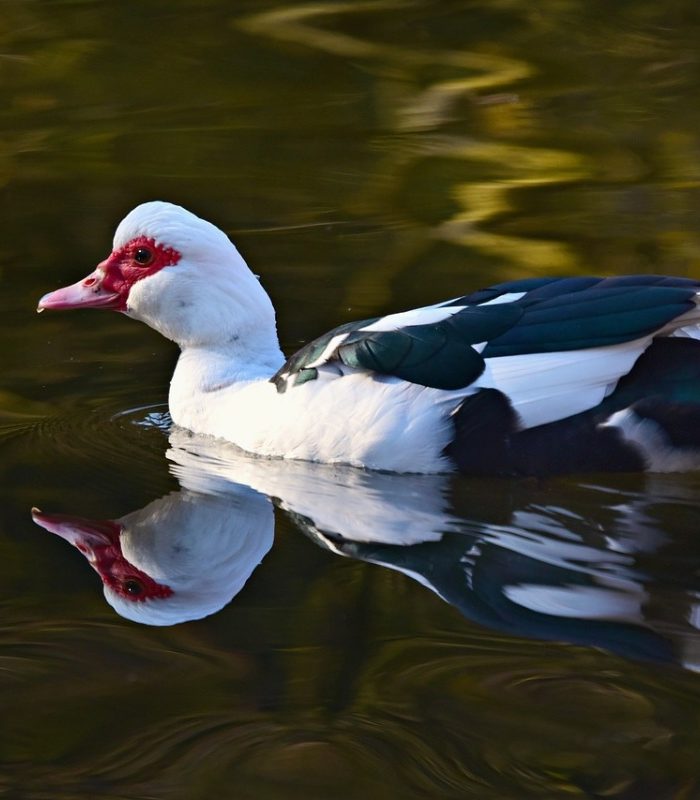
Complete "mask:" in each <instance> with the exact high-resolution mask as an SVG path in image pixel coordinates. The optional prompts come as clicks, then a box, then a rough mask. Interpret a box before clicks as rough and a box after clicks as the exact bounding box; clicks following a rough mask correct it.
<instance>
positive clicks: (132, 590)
mask: <svg viewBox="0 0 700 800" xmlns="http://www.w3.org/2000/svg"><path fill="white" fill-rule="evenodd" d="M122 588H123V589H124V591H125V592H126V593H127V594H130V595H132V596H137V595H139V594H143V584H142V583H141V582H140V581H137V580H136V579H135V578H129V579H128V580H126V581H124V583H123V584H122Z"/></svg>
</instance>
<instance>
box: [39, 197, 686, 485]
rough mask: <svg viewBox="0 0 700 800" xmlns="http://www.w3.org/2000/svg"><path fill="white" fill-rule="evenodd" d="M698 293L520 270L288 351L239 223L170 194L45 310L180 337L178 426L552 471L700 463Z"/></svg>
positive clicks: (445, 467) (306, 451)
mask: <svg viewBox="0 0 700 800" xmlns="http://www.w3.org/2000/svg"><path fill="white" fill-rule="evenodd" d="M699 297H700V281H694V280H690V279H686V278H672V277H666V276H648V275H643V276H624V277H618V278H579V277H576V278H535V279H529V280H521V281H512V282H508V283H502V284H498V285H496V286H493V287H489V288H487V289H484V290H480V291H478V292H475V293H473V294H470V295H465V296H462V297H458V298H454V299H451V300H448V301H445V302H443V303H437V304H434V305H430V306H425V307H423V308H419V309H414V310H411V311H406V312H401V313H397V314H390V315H388V316H384V317H378V318H374V319H368V320H362V321H359V322H355V323H348V324H346V325H342V326H340V327H338V328H336V329H334V330H332V331H330V332H328V333H327V334H325V335H324V336H321V337H319V338H318V339H316V340H314V341H312V342H311V343H309V344H308V345H306V346H305V347H303V348H302V349H301V350H300V351H298V352H297V353H296V354H294V355H293V356H292V357H291V358H289V359H288V360H286V361H285V359H284V356H283V354H282V352H281V350H280V347H279V344H278V339H277V333H276V326H275V315H274V309H273V307H272V303H271V301H270V299H269V297H268V295H267V293H266V292H265V291H264V289H263V288H262V286H261V285H260V283H259V281H258V280H257V278H256V277H255V276H254V275H253V273H252V272H251V271H250V270H249V269H248V267H247V265H246V264H245V262H244V261H243V259H242V257H241V256H240V255H239V253H238V251H237V250H236V248H235V247H234V245H233V244H232V243H231V242H230V241H229V239H228V238H227V237H226V236H225V235H224V234H223V232H222V231H220V230H219V229H218V228H216V227H215V226H213V225H211V224H210V223H208V222H205V221H204V220H201V219H199V218H198V217H196V216H195V215H193V214H191V213H190V212H188V211H185V210H184V209H182V208H180V207H178V206H173V205H171V204H169V203H161V202H152V203H145V204H143V205H141V206H138V207H137V208H136V209H134V210H133V211H132V212H130V214H128V215H127V217H125V219H124V220H123V221H122V222H121V224H120V225H119V227H118V228H117V232H116V234H115V239H114V246H113V251H112V253H111V254H110V256H109V257H108V258H107V259H106V260H105V261H103V262H102V263H101V264H99V265H98V267H97V269H96V270H95V271H94V272H93V273H91V274H90V275H88V276H87V277H86V278H85V279H83V281H80V282H78V283H77V284H74V285H73V286H69V287H66V288H65V289H59V290H57V291H55V292H51V293H49V294H48V295H46V296H45V297H43V298H42V300H41V301H40V304H39V308H40V310H43V309H45V308H46V309H66V308H80V307H102V308H112V309H115V310H119V311H121V312H123V313H125V314H127V315H128V316H132V317H134V318H136V319H140V320H142V321H144V322H146V323H147V324H149V325H151V327H153V328H155V329H156V330H158V331H160V332H161V333H162V334H163V335H165V336H166V337H168V338H170V339H172V340H174V341H175V342H177V344H178V345H179V346H180V348H181V355H180V358H179V360H178V364H177V367H176V369H175V373H174V375H173V379H172V382H171V386H170V394H169V405H170V413H171V416H172V419H173V422H174V423H175V424H176V425H179V426H182V427H184V428H188V429H190V430H193V431H195V432H197V433H203V434H209V435H212V436H216V437H219V438H223V439H226V440H229V441H231V442H234V443H235V444H237V445H238V446H240V447H241V448H243V449H244V450H247V451H249V452H251V453H256V454H258V455H262V456H268V457H280V458H291V459H303V460H309V461H321V462H327V463H343V464H350V465H353V466H357V467H365V468H370V469H376V470H386V471H391V472H416V473H433V472H447V471H451V470H455V469H457V470H460V471H462V472H466V473H472V474H503V475H526V474H536V475H542V474H549V473H555V472H580V471H592V470H594V471H599V470H600V471H636V470H642V469H651V470H662V471H668V470H678V469H689V468H695V467H697V466H700V309H698V302H699Z"/></svg>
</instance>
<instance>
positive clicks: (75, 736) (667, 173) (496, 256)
mask: <svg viewBox="0 0 700 800" xmlns="http://www.w3.org/2000/svg"><path fill="white" fill-rule="evenodd" d="M2 16H3V19H2V22H1V23H0V75H1V76H2V81H1V82H0V97H1V98H2V104H1V105H0V108H2V112H0V137H1V141H2V149H1V150H0V183H1V185H2V201H3V203H2V210H3V213H2V215H0V229H1V232H2V235H1V236H0V280H2V287H3V291H2V294H1V295H0V303H2V310H3V314H2V316H1V317H0V340H1V341H2V343H3V347H2V354H3V366H4V371H3V381H2V384H1V385H0V447H1V448H2V454H3V457H2V460H1V461H0V469H1V470H2V481H1V482H0V492H1V493H2V500H3V502H2V511H3V515H2V521H1V523H0V548H2V558H1V559H0V574H1V578H2V580H1V583H0V585H1V586H2V593H1V595H0V597H1V598H2V599H1V601H0V602H2V607H3V612H4V613H3V616H2V621H1V622H0V707H1V708H2V726H0V765H1V766H0V796H7V797H11V798H15V797H17V798H20V797H22V798H37V799H38V798H42V800H43V799H44V798H52V799H53V798H66V799H68V798H76V797H80V798H110V799H111V798H127V797H128V798H165V797H168V798H171V797H182V798H209V797H228V796H235V797H240V798H247V797H250V798H265V797H270V798H279V797H284V798H295V797H304V798H309V797H311V798H315V797H318V798H327V797H338V798H357V797H365V796H370V797H372V796H377V795H379V793H380V792H381V793H382V796H386V797H401V798H407V797H416V798H419V797H455V798H464V797H474V798H480V799H481V798H494V799H495V798H498V799H499V800H501V799H503V800H505V799H506V798H508V799H509V800H510V798H518V799H520V798H530V797H531V798H565V797H585V798H599V797H615V798H625V799H627V798H629V800H638V798H654V800H657V798H671V797H674V798H675V797H678V798H681V797H682V798H694V797H700V774H699V773H700V771H699V770H698V768H697V752H698V747H699V746H700V734H699V733H698V732H699V731H700V726H699V717H700V696H699V691H698V690H699V688H700V684H699V683H698V680H699V679H698V677H697V669H698V664H700V650H699V649H698V648H699V642H698V633H697V630H698V627H700V622H699V619H698V618H699V613H700V612H699V611H698V592H699V591H700V586H699V585H698V565H699V563H700V551H699V545H698V534H697V532H698V529H699V527H700V526H699V525H698V522H699V521H700V520H699V517H700V512H698V500H699V499H700V478H699V477H698V476H697V475H675V476H647V477H643V476H618V477H615V478H610V477H605V476H578V477H574V478H569V479H561V480H552V481H547V482H531V481H518V482H508V481H473V480H464V479H459V478H441V477H435V478H432V477H430V478H422V479H415V478H405V477H404V478H401V477H396V476H373V475H366V474H363V473H357V472H354V471H352V470H349V471H346V470H339V469H329V468H325V467H313V466H309V465H286V466H285V465H279V464H277V465H271V464H266V463H265V462H260V461H258V460H255V459H248V458H246V457H243V456H241V455H240V454H238V453H235V452H232V451H230V450H228V449H225V450H224V451H223V452H222V451H220V450H218V449H216V448H215V449H214V450H212V449H211V447H210V446H207V445H206V443H203V442H200V441H198V440H196V439H191V438H190V437H187V436H185V435H183V434H178V433H174V434H173V433H169V431H168V429H167V419H166V417H165V410H166V409H165V406H164V403H165V399H166V393H167V382H168V379H169V376H170V373H171V370H172V366H173V363H174V359H175V356H176V353H175V351H174V349H173V347H172V346H171V345H170V344H169V343H168V342H165V341H163V340H162V339H160V338H159V337H158V336H157V335H156V334H155V333H153V332H152V331H150V330H148V329H146V328H144V327H143V326H140V325H137V324H135V323H133V322H131V321H129V320H126V319H124V318H122V317H120V316H119V315H116V314H105V313H98V312H93V313H89V312H84V313H75V314H65V315H58V314H56V315H49V314H44V315H42V316H41V317H38V318H37V317H36V316H35V314H34V308H35V304H36V300H37V298H38V297H39V296H41V295H42V294H43V293H44V292H46V291H48V290H50V289H52V288H55V287H57V286H60V285H64V284H66V283H68V282H73V281H74V280H76V279H78V278H79V277H81V276H82V275H84V274H86V273H87V272H88V271H89V270H90V269H92V267H93V265H94V264H95V263H96V262H97V261H99V260H100V259H101V258H103V257H104V256H105V255H106V253H107V252H108V251H109V242H110V237H111V233H112V229H113V227H114V225H115V223H116V222H117V221H118V220H119V219H120V218H121V217H122V216H123V214H124V213H125V212H126V211H127V210H128V209H129V208H131V207H132V206H133V205H135V204H136V203H138V202H140V201H143V200H146V199H153V198H162V199H168V200H172V201H175V202H180V203H183V204H184V205H186V206H187V207H190V208H191V209H192V210H194V211H196V212H197V213H199V214H201V215H203V216H205V217H208V218H210V219H212V220H213V221H214V222H216V223H217V224H219V225H220V226H221V227H223V228H224V229H226V230H227V232H228V233H230V234H231V235H232V236H233V238H234V239H235V240H236V242H237V244H238V245H239V247H240V249H241V250H242V251H243V252H244V254H245V255H246V257H247V258H248V260H249V262H250V263H251V265H252V266H253V268H254V269H255V270H256V272H259V273H260V274H261V276H262V279H263V281H264V284H265V286H266V287H267V288H268V289H269V291H270V293H271V295H272V297H273V299H274V301H275V304H276V307H277V309H278V317H279V327H280V333H281V338H282V342H283V346H284V348H285V350H286V351H287V352H289V351H291V350H293V349H294V348H295V347H297V346H298V345H299V344H301V343H302V342H304V341H307V340H308V339H310V338H312V337H313V336H315V335H317V334H318V333H320V332H322V331H323V330H326V329H328V328H329V327H331V326H333V325H336V324H339V323H341V322H344V321H347V320H350V319H354V318H360V317H366V316H373V315H377V314H381V313H385V312H388V311H397V310H400V309H402V308H406V307H410V306H411V305H415V304H422V303H426V302H431V301H436V300H440V299H444V298H447V297H450V296H454V295H456V294H460V293H462V292H464V291H467V290H468V289H470V288H476V287H478V286H480V285H483V284H486V283H491V282H494V281H498V280H504V279H508V278H515V277H526V276H531V275H538V274H575V273H579V274H583V273H591V272H593V273H599V274H624V273H631V272H656V273H666V274H677V275H692V276H695V277H697V274H698V273H697V271H698V260H699V259H700V234H698V225H697V208H698V205H699V203H700V192H699V186H700V156H699V153H698V143H697V131H698V129H699V128H700V110H699V108H698V104H697V102H696V101H697V97H698V90H699V89H700V78H699V77H698V76H699V75H700V73H699V72H698V54H697V41H698V37H699V36H700V14H699V13H698V10H697V8H696V6H695V5H694V4H692V3H690V2H682V1H681V2H675V3H669V4H666V5H664V6H660V5H659V4H657V3H652V2H646V1H645V0H637V2H634V3H630V2H620V3H616V4H614V5H613V6H611V5H610V4H603V3H600V2H589V3H583V2H579V1H578V0H568V1H567V2H554V3H550V4H547V6H546V7H542V8H538V7H533V6H532V4H527V3H524V2H519V0H512V1H511V2H489V3H479V2H466V0H454V2H453V1H452V0H449V1H448V2H444V0H441V2H437V1H436V0H433V2H428V0H415V1H414V2H400V0H395V1H394V2H389V0H387V1H386V2H382V1H381V0H379V1H378V2H366V3H364V2H357V3H353V4H343V3H317V4H313V5H311V4H307V5H305V4H298V5H292V4H279V3H274V2H270V1H269V0H258V2H255V3H253V2H238V3H236V4H235V7H234V6H233V5H231V4H227V3H223V2H214V1H213V0H212V2H207V3H189V2H185V0H180V1H179V2H178V1H177V0H171V1H170V2H168V3H161V2H151V3H147V4H144V3H137V2H122V3H119V4H113V3H106V2H77V1H76V2H58V1H57V2H51V3H42V4H38V3H25V2H14V1H13V0H10V1H9V2H6V3H4V4H3V15H2ZM33 506H37V507H39V508H41V509H42V512H43V514H45V515H53V514H64V515H69V517H70V519H71V520H72V521H73V523H74V524H75V518H76V517H80V518H82V520H83V523H82V524H83V525H86V524H87V523H86V522H85V520H93V521H94V520H102V521H104V520H121V522H122V523H123V524H124V525H126V526H131V528H132V529H135V530H136V533H134V534H133V541H134V542H141V543H142V545H141V546H142V548H145V550H146V551H147V550H148V547H147V543H149V542H150V543H151V546H152V547H153V548H155V551H158V552H160V550H159V548H160V549H162V548H163V547H164V548H165V550H166V551H167V552H170V551H168V546H169V543H170V544H172V543H173V542H175V544H177V545H178V547H180V546H182V547H180V549H182V548H183V547H184V549H185V551H187V548H188V547H190V548H193V552H194V553H195V555H197V554H199V556H198V558H196V559H194V560H195V561H197V568H195V567H194V566H193V561H192V560H191V561H190V565H189V567H188V569H187V570H186V571H185V574H184V577H183V576H181V579H182V580H184V579H187V580H189V581H190V584H189V587H188V589H187V591H186V592H185V591H184V590H183V592H182V594H181V596H180V597H182V596H184V595H185V594H187V592H189V600H190V602H189V604H188V603H187V602H185V603H183V604H181V605H182V606H183V607H182V608H180V610H179V611H178V612H177V614H179V615H180V616H181V617H183V618H184V617H185V616H187V615H188V614H192V613H193V608H194V610H195V611H197V610H199V612H201V611H202V608H203V606H204V602H205V601H204V600H203V599H202V595H203V594H204V595H206V596H207V597H206V603H208V604H209V605H208V606H207V608H206V610H207V611H211V612H212V613H210V614H209V616H206V617H204V618H202V619H199V620H196V621H191V622H187V623H181V624H175V625H170V626H165V627H153V626H150V625H148V626H147V625H143V624H135V623H134V622H131V621H128V620H127V619H126V618H125V617H124V616H121V615H120V614H118V613H117V612H116V611H115V610H114V608H113V607H112V605H110V604H109V603H107V602H105V599H106V598H105V594H104V593H103V590H102V587H103V584H102V583H101V581H100V577H103V578H105V575H102V576H99V575H98V574H96V572H95V570H93V569H91V568H90V565H89V564H88V562H87V561H86V560H85V558H84V557H83V556H82V555H81V554H80V552H78V551H77V550H76V549H75V548H74V547H71V546H70V544H69V543H67V542H66V541H63V540H62V539H61V538H60V537H59V536H56V535H53V534H51V533H50V532H47V531H46V530H44V529H43V528H42V527H40V526H38V525H35V524H34V523H33V522H32V520H31V516H30V509H31V508H32V507H33ZM142 509H145V510H142ZM125 517H126V520H124V518H125ZM162 519H165V520H166V522H167V524H166V525H165V526H162V525H161V526H160V527H159V526H158V525H156V524H155V522H154V520H155V521H158V520H161V521H162ZM43 521H44V522H46V521H47V520H46V519H44V520H43ZM64 523H65V518H64ZM246 526H247V527H246ZM244 529H245V530H246V531H247V534H246V536H245V537H243V535H242V531H243V530H244ZM123 538H124V534H122V539H123ZM246 543H247V544H246ZM244 545H245V546H244ZM203 547H204V548H205V550H206V552H205V553H204V554H203V555H202V551H201V549H200V548H203ZM237 547H239V548H240V553H237V552H236V548H237ZM207 548H208V549H207ZM176 549H177V548H176ZM171 550H172V548H171ZM155 551H153V550H152V551H151V555H152V552H155ZM130 553H131V551H128V548H127V554H130ZM142 555H143V553H142ZM234 556H235V557H234ZM132 557H133V554H132ZM261 558H262V562H261V563H260V565H259V566H256V563H257V562H258V561H260V559H261ZM127 561H128V559H127ZM120 563H121V562H120ZM227 564H228V566H227V567H226V568H230V572H229V573H228V575H229V577H227V578H224V579H222V580H221V581H220V582H219V581H218V577H217V576H219V574H220V572H221V570H222V569H223V568H224V567H225V566H226V565H227ZM122 567H123V569H126V567H124V565H123V564H122ZM170 567H171V568H177V567H178V562H177V559H175V560H174V561H171V563H170ZM198 570H199V571H198ZM105 574H107V573H105ZM231 575H235V576H236V578H235V580H234V579H233V578H232V577H231ZM122 577H124V576H123V575H122ZM105 580H107V582H108V583H109V580H108V579H107V578H105ZM171 581H172V576H171ZM220 584H225V585H226V586H227V588H226V587H225V588H226V591H219V586H220ZM241 584H243V585H242V586H241ZM132 588H133V587H132ZM234 590H235V591H237V593H236V594H235V597H234V598H233V599H232V600H231V594H233V592H234ZM227 592H228V596H226V594H227ZM122 594H126V595H128V591H127V590H124V592H122ZM129 602H130V601H129V600H128V599H124V600H123V602H122V604H121V605H119V603H116V605H118V606H119V608H121V611H122V613H126V614H127V616H128V614H129V611H128V609H129V607H131V608H134V607H136V606H134V604H133V601H131V606H129V605H128V604H129ZM215 606H216V609H215V608H214V607H215ZM177 614H174V615H173V616H177ZM149 621H151V622H152V621H153V620H149ZM161 621H163V620H162V619H161ZM170 621H172V620H170Z"/></svg>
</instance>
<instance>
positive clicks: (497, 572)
mask: <svg viewBox="0 0 700 800" xmlns="http://www.w3.org/2000/svg"><path fill="white" fill-rule="evenodd" d="M170 445H171V446H170V449H169V451H168V458H169V460H170V461H171V471H172V472H173V473H174V474H175V476H176V477H177V478H178V481H179V482H180V484H181V487H182V488H181V490H180V491H179V492H174V493H171V494H169V495H166V496H165V497H162V498H160V499H159V500H155V501H154V502H152V503H150V504H149V505H148V506H146V507H145V508H143V509H141V510H140V511H135V512H133V513H131V514H127V515H126V516H124V517H122V518H120V519H118V520H114V521H96V520H86V519H81V518H78V517H72V516H66V515H51V514H44V513H42V512H39V511H36V510H35V511H34V520H35V522H37V523H38V524H39V525H41V526H42V527H43V528H45V529H46V530H48V531H51V532H53V533H55V534H58V535H59V536H61V537H63V538H64V539H65V540H66V541H69V542H70V543H71V544H73V545H74V546H76V547H77V548H78V549H79V550H80V551H81V552H82V553H83V554H84V555H85V556H86V558H87V559H88V560H89V561H90V563H91V565H92V566H93V568H94V569H95V570H96V571H97V572H98V573H99V575H100V577H101V579H102V581H103V584H104V592H105V597H106V599H107V601H108V602H109V603H110V604H111V605H112V606H113V608H114V609H115V610H116V611H117V612H118V613H119V614H121V615H122V616H124V617H126V618H128V619H131V620H134V621H137V622H142V623H145V624H150V625H172V624H175V623H178V622H183V621H186V620H192V619H197V618H201V617H204V616H207V615H209V614H212V613H214V612H216V611H217V610H219V609H220V608H222V607H223V606H224V605H226V604H227V603H228V602H229V601H230V600H231V599H232V598H233V597H234V596H235V595H236V594H237V593H238V592H239V591H240V590H241V588H242V587H243V585H244V584H245V582H246V580H247V579H248V578H249V576H250V575H251V573H252V572H253V570H254V569H255V568H256V566H257V565H258V564H259V563H260V562H261V561H262V559H263V558H264V556H265V554H266V553H267V552H268V550H269V549H270V547H271V546H272V541H273V529H274V527H273V526H274V517H273V499H274V503H275V504H276V505H278V506H279V507H280V508H282V509H284V511H285V512H286V513H288V514H289V515H290V516H291V518H292V519H293V520H294V522H295V523H296V524H297V526H298V527H299V528H301V530H302V531H303V532H304V533H305V534H306V535H307V536H309V537H310V538H311V539H312V540H313V541H314V542H316V543H317V544H319V545H321V546H322V547H324V548H326V549H327V550H330V551H332V552H333V553H336V554H338V555H342V556H345V557H350V558H354V559H359V560H362V561H367V562H371V563H374V564H379V565H382V566H384V567H387V568H390V569H392V570H397V571H399V572H402V573H404V574H405V575H407V576H409V577H410V578H412V579H414V580H417V581H418V582H420V583H421V584H422V585H423V586H425V587H426V588H428V589H430V590H431V591H433V592H435V593H436V594H437V595H439V596H440V597H441V598H442V599H443V600H445V601H447V602H448V603H450V604H451V605H453V606H454V607H455V608H457V609H458V610H459V611H460V612H461V613H462V614H463V615H464V616H465V617H467V618H468V619H469V620H472V621H474V622H476V623H478V624H480V625H483V626H486V627H489V628H491V629H496V630H499V631H503V632H506V633H509V634H513V635H518V636H525V637H531V638H536V639H543V640H556V641H564V642H570V643H577V644H582V645H593V646H598V647H603V648H605V649H607V650H609V651H612V652H615V653H618V654H620V655H623V656H626V657H630V658H636V659H643V660H657V661H668V662H671V661H679V662H681V663H683V664H684V665H685V666H686V667H689V668H695V665H696V664H700V649H699V647H700V641H699V639H698V633H697V627H698V624H699V617H700V611H699V610H698V609H699V607H700V606H699V605H698V602H697V596H698V588H699V587H698V585H697V583H698V581H697V576H698V565H699V564H700V559H699V558H698V557H697V556H695V555H694V554H695V553H697V546H694V545H693V544H692V538H693V531H696V530H697V521H698V520H697V516H698V511H697V498H698V495H699V494H700V492H698V490H697V489H696V488H694V487H693V486H692V485H691V486H689V487H688V488H687V496H686V497H683V496H682V492H681V489H680V488H679V486H682V484H679V483H678V480H677V479H674V480H671V479H670V478H669V479H661V478H658V479H653V478H651V479H650V478H647V479H646V480H647V481H648V483H647V485H644V484H642V483H640V481H641V480H642V479H639V478H635V479H634V480H635V484H634V485H633V486H632V488H628V489H622V488H619V487H615V488H612V487H611V486H609V485H608V486H594V485H588V486H586V485H582V484H572V483H567V484H561V485H557V486H555V487H554V488H553V487H552V485H551V484H550V485H548V487H544V488H543V487H538V486H534V485H532V484H523V483H513V482H505V481H504V482H488V483H487V482H485V481H484V482H474V481H468V482H467V481H460V482H459V484H458V486H457V487H454V486H452V479H450V478H449V477H448V476H406V475H403V476H402V475H394V474H377V473H368V472H363V471H360V470H356V469H352V468H345V467H340V466H338V467H331V466H328V465H317V464H310V463H303V462H285V461H275V460H266V459H259V458H253V457H250V456H248V455H246V454H243V453H241V452H240V451H238V450H236V449H235V448H234V447H233V446H230V445H226V444H223V443H219V442H214V441H212V440H209V439H205V438H202V437H196V436H192V435H191V434H188V433H186V432H183V431H174V432H173V433H171V438H170ZM654 480H656V482H655V483H654ZM640 487H641V488H640ZM458 504H459V506H460V507H461V506H462V505H463V506H464V508H465V513H464V514H462V513H460V511H459V509H458V507H457V505H458ZM674 520H675V522H674ZM676 533H677V534H678V536H676ZM681 540H683V541H681ZM689 540H690V552H689V550H688V546H689ZM659 554H661V555H662V557H661V558H659Z"/></svg>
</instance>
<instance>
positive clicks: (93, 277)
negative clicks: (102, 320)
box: [37, 236, 181, 311]
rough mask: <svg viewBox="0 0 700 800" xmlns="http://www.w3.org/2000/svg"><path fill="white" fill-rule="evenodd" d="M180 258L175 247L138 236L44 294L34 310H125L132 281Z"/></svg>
mask: <svg viewBox="0 0 700 800" xmlns="http://www.w3.org/2000/svg"><path fill="white" fill-rule="evenodd" d="M180 258H181V255H180V253H179V252H178V251H177V250H175V249H174V248H172V247H166V246H165V245H162V244H158V243H157V242H156V241H155V240H154V239H152V238H150V237H148V236H137V237H136V238H135V239H132V240H131V241H130V242H128V243H127V244H125V245H124V246H123V247H120V248H118V249H117V250H113V251H112V252H111V253H110V255H109V257H108V258H106V259H105V260H104V261H102V262H101V263H100V264H98V265H97V268H96V269H95V271H94V272H92V273H91V274H90V275H88V276H87V277H86V278H83V280H82V281H78V283H74V284H73V285H72V286H66V287H64V288H63V289H57V290H56V291H54V292H49V293H48V294H46V295H44V296H43V297H42V298H41V300H40V301H39V306H38V309H37V310H38V311H43V310H44V309H52V310H66V309H73V308H111V309H114V310H115V311H126V310H127V303H128V299H129V292H130V291H131V287H132V286H133V285H134V284H135V283H137V282H138V281H140V280H143V279H144V278H148V277H149V276H151V275H154V274H155V273H156V272H159V271H160V270H161V269H163V268H164V267H171V266H173V265H174V264H177V262H178V261H179V260H180Z"/></svg>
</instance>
